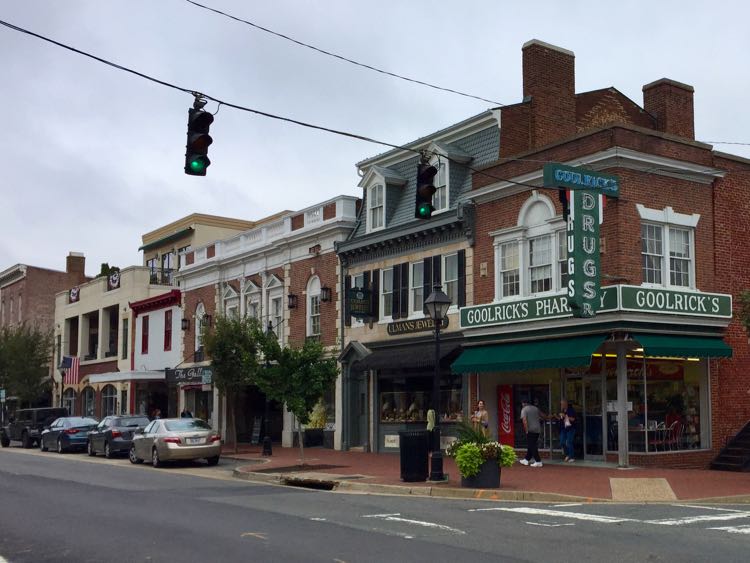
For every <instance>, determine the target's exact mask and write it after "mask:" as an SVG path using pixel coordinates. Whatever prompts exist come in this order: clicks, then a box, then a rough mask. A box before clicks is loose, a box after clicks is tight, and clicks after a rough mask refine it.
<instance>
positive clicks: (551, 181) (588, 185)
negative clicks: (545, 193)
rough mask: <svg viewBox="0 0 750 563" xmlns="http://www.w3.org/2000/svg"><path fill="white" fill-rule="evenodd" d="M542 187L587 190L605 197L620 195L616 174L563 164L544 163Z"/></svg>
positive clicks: (618, 180)
mask: <svg viewBox="0 0 750 563" xmlns="http://www.w3.org/2000/svg"><path fill="white" fill-rule="evenodd" d="M544 187H545V188H568V189H570V190H588V191H592V192H595V193H597V194H602V195H605V196H607V197H620V179H619V178H618V177H617V176H615V175H613V174H604V173H602V172H596V171H594V170H586V169H585V168H578V167H577V166H565V165H564V164H555V163H550V164H545V165H544Z"/></svg>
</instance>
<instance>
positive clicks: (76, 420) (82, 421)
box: [68, 416, 99, 426]
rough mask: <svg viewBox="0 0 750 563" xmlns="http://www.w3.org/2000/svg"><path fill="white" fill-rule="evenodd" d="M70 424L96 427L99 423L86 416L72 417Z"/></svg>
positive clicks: (69, 420)
mask: <svg viewBox="0 0 750 563" xmlns="http://www.w3.org/2000/svg"><path fill="white" fill-rule="evenodd" d="M68 423H69V424H70V425H71V426H94V425H96V424H98V423H99V421H98V420H96V419H95V418H88V417H85V416H72V417H70V418H69V419H68Z"/></svg>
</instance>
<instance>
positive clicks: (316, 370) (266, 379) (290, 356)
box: [257, 334, 339, 465]
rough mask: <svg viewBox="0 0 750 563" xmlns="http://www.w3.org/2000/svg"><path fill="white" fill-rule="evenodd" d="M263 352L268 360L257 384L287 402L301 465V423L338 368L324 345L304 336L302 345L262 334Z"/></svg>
mask: <svg viewBox="0 0 750 563" xmlns="http://www.w3.org/2000/svg"><path fill="white" fill-rule="evenodd" d="M264 336H265V338H264V345H263V352H264V354H265V356H266V358H267V360H268V362H267V364H266V366H265V367H264V368H261V370H260V372H259V374H258V378H257V385H258V387H260V389H261V391H263V393H265V394H266V396H267V397H269V398H271V399H274V400H276V401H279V402H281V403H285V404H286V408H287V409H288V410H289V411H290V412H291V413H292V414H293V415H294V416H295V417H296V418H297V422H298V423H299V428H298V432H299V450H300V458H301V463H302V465H304V464H305V450H304V445H303V442H304V440H303V439H302V425H303V424H307V423H308V422H309V420H310V413H311V412H312V410H313V408H314V407H315V404H316V403H317V402H318V401H319V400H320V398H321V397H322V396H323V393H325V392H326V391H327V390H328V389H329V388H330V386H331V385H332V384H333V382H334V381H336V377H337V376H338V373H339V370H338V366H337V365H336V359H335V358H326V357H325V349H324V348H323V346H322V345H321V344H320V343H319V342H317V341H315V340H307V341H305V344H304V345H303V346H302V347H301V348H290V347H284V348H282V347H281V346H279V343H278V340H276V338H275V337H274V336H273V335H272V334H271V335H264Z"/></svg>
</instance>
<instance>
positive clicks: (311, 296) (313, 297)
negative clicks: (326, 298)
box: [307, 277, 320, 337]
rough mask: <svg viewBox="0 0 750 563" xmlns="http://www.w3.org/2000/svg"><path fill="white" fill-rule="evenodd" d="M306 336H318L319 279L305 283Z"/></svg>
mask: <svg viewBox="0 0 750 563" xmlns="http://www.w3.org/2000/svg"><path fill="white" fill-rule="evenodd" d="M307 336H312V337H319V336H320V279H318V278H317V277H313V278H311V279H310V281H309V282H308V283H307Z"/></svg>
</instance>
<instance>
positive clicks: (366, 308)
mask: <svg viewBox="0 0 750 563" xmlns="http://www.w3.org/2000/svg"><path fill="white" fill-rule="evenodd" d="M347 298H348V299H349V314H351V316H352V317H357V318H367V317H371V316H372V307H371V299H370V290H369V289H363V288H360V287H353V288H351V289H350V290H349V294H348V295H347Z"/></svg>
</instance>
